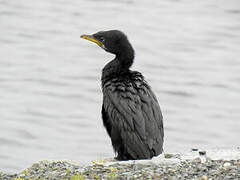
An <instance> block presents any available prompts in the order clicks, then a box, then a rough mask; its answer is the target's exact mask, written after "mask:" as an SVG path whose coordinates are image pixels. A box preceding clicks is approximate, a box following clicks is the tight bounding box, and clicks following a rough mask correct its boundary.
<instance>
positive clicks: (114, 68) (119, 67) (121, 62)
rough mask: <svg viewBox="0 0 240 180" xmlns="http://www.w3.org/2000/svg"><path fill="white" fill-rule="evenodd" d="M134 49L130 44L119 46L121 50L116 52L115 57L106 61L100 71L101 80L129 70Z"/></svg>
mask: <svg viewBox="0 0 240 180" xmlns="http://www.w3.org/2000/svg"><path fill="white" fill-rule="evenodd" d="M133 59H134V50H133V48H132V46H131V45H129V46H125V47H124V48H121V52H120V53H117V54H116V57H115V59H113V60H112V61H110V62H109V63H107V65H106V66H105V67H104V68H103V71H102V81H103V82H104V81H106V80H107V79H109V78H112V77H116V76H119V75H120V74H124V73H126V72H129V68H130V67H131V65H132V64H133Z"/></svg>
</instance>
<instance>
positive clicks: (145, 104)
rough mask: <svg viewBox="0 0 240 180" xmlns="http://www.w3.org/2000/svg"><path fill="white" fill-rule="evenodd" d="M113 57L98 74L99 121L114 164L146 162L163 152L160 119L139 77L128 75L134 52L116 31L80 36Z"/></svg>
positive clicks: (123, 36)
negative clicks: (99, 77)
mask: <svg viewBox="0 0 240 180" xmlns="http://www.w3.org/2000/svg"><path fill="white" fill-rule="evenodd" d="M81 37H82V38H84V39H87V40H90V41H93V42H95V43H97V44H98V45H99V46H100V47H102V48H103V49H104V50H106V51H107V52H110V53H113V54H115V55H116V57H115V59H113V60H112V61H110V62H109V63H108V64H107V65H106V66H105V67H104V68H103V71H102V92H103V105H102V119H103V124H104V126H105V128H106V130H107V133H108V135H109V136H110V137H111V141H112V145H113V148H114V151H115V152H116V153H117V159H118V160H130V159H150V158H152V157H153V156H157V155H159V154H160V153H162V151H163V136H164V132H163V121H162V119H163V117H162V113H161V110H160V107H159V104H158V101H157V98H156V96H155V95H154V93H153V92H152V90H151V88H150V87H149V85H148V84H147V82H146V81H145V80H144V77H143V76H142V74H141V73H139V72H137V71H131V70H130V69H129V68H130V67H131V65H132V64H133V59H134V50H133V48H132V46H131V44H130V43H129V41H128V39H127V37H126V36H125V35H124V34H123V33H122V32H121V31H118V30H111V31H100V32H98V33H96V34H93V35H82V36H81Z"/></svg>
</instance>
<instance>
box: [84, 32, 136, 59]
mask: <svg viewBox="0 0 240 180" xmlns="http://www.w3.org/2000/svg"><path fill="white" fill-rule="evenodd" d="M80 37H81V38H83V39H86V40H89V41H92V42H94V43H96V44H97V45H98V46H100V47H101V48H103V49H104V50H105V51H107V52H110V53H112V54H116V55H117V54H120V53H121V52H122V51H123V49H124V48H129V46H130V47H131V45H130V43H129V41H128V39H127V36H126V35H125V34H124V33H123V32H121V31H119V30H110V31H100V32H97V33H95V34H92V35H81V36H80Z"/></svg>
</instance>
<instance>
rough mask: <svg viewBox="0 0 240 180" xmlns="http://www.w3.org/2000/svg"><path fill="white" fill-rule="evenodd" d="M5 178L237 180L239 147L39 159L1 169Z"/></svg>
mask: <svg viewBox="0 0 240 180" xmlns="http://www.w3.org/2000/svg"><path fill="white" fill-rule="evenodd" d="M0 179H1V180H5V179H6V180H8V179H15V180H21V179H51V180H53V179H56V180H59V179H69V180H83V179H119V180H120V179H166V180H171V179H173V180H175V179H198V180H200V179H201V180H207V179H214V180H215V179H219V180H222V179H234V180H235V179H236V180H237V179H240V150H239V149H234V150H223V151H219V150H217V151H213V150H209V151H199V150H198V149H192V151H191V152H189V153H185V154H167V153H165V154H164V155H161V156H159V157H156V158H153V159H152V160H140V161H124V162H123V161H122V162H119V161H115V160H113V159H105V160H100V161H97V162H95V161H93V162H92V164H91V165H88V166H81V165H79V164H77V163H73V162H68V161H40V162H39V163H35V164H33V165H32V166H31V167H30V168H27V169H25V170H24V171H23V172H21V173H18V174H5V173H3V172H0Z"/></svg>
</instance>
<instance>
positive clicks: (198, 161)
mask: <svg viewBox="0 0 240 180" xmlns="http://www.w3.org/2000/svg"><path fill="white" fill-rule="evenodd" d="M193 162H196V163H201V159H200V158H199V157H198V158H195V159H194V160H193Z"/></svg>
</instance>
